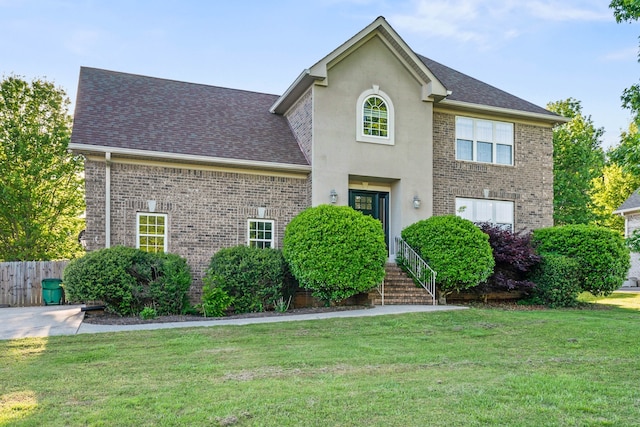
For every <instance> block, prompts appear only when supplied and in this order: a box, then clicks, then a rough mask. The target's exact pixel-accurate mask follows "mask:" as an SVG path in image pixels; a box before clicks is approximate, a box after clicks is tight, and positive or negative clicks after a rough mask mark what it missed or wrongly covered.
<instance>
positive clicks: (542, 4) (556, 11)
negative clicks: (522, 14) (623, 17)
mask: <svg viewBox="0 0 640 427" xmlns="http://www.w3.org/2000/svg"><path fill="white" fill-rule="evenodd" d="M522 6H523V7H524V8H525V9H527V10H528V11H529V13H531V14H532V15H533V16H534V17H536V18H540V19H543V20H547V21H587V22H592V21H612V20H613V13H612V12H611V11H610V10H609V9H608V8H607V6H606V4H605V3H604V2H598V3H597V4H593V5H592V6H588V5H584V4H583V3H580V6H578V5H577V4H575V5H574V4H571V2H570V1H554V0H551V1H549V0H547V1H533V2H523V3H522Z"/></svg>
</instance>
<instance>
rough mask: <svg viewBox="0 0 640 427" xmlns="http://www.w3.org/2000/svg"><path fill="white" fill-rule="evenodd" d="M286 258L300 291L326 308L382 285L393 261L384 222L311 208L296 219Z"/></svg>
mask: <svg viewBox="0 0 640 427" xmlns="http://www.w3.org/2000/svg"><path fill="white" fill-rule="evenodd" d="M283 254H284V257H285V259H286V260H287V262H288V263H289V266H290V268H291V272H292V273H293V275H294V276H295V277H296V279H298V281H299V282H300V286H302V287H303V288H306V289H310V290H311V291H312V294H313V296H315V297H317V298H320V299H321V300H323V301H325V303H326V304H327V305H328V304H330V303H331V302H332V301H340V300H343V299H345V298H348V297H350V296H352V295H356V294H358V293H361V292H367V291H369V290H371V289H372V288H374V287H375V286H377V285H378V284H379V283H380V282H382V280H383V279H384V274H385V272H384V264H385V262H386V260H387V256H388V255H387V247H386V244H385V241H384V231H383V230H382V227H381V225H380V221H378V220H376V219H374V218H372V217H370V216H366V215H363V214H362V213H361V212H358V211H356V210H354V209H352V208H350V207H348V206H332V205H320V206H316V207H312V208H308V209H306V210H304V211H302V212H301V213H300V214H298V215H297V216H296V217H295V218H293V220H292V221H291V222H290V223H289V225H287V228H286V230H285V235H284V244H283Z"/></svg>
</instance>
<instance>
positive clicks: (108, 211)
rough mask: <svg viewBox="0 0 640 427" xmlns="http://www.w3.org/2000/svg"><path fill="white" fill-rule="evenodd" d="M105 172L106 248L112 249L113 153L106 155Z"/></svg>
mask: <svg viewBox="0 0 640 427" xmlns="http://www.w3.org/2000/svg"><path fill="white" fill-rule="evenodd" d="M104 160H105V163H106V167H105V172H104V197H105V199H104V247H105V248H110V247H111V153H105V155H104Z"/></svg>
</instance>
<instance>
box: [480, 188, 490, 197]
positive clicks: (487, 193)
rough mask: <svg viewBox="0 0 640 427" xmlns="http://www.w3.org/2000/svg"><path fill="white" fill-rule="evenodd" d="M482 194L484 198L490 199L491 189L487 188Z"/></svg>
mask: <svg viewBox="0 0 640 427" xmlns="http://www.w3.org/2000/svg"><path fill="white" fill-rule="evenodd" d="M482 194H484V198H485V199H488V198H489V189H488V188H485V189H484V190H482Z"/></svg>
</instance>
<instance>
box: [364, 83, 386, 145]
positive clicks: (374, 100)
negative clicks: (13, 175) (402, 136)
mask: <svg viewBox="0 0 640 427" xmlns="http://www.w3.org/2000/svg"><path fill="white" fill-rule="evenodd" d="M356 108H357V117H358V123H357V130H356V140H357V141H360V142H373V143H377V144H388V145H393V143H394V140H393V127H394V123H393V122H394V117H393V103H392V102H391V99H390V98H389V96H387V94H385V93H384V92H383V91H381V90H380V88H379V87H378V86H376V85H374V86H373V88H372V89H369V90H366V91H364V92H363V93H362V94H361V95H360V97H359V98H358V103H357V107H356Z"/></svg>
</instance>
